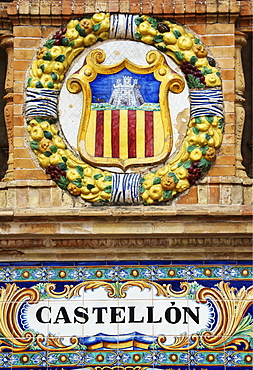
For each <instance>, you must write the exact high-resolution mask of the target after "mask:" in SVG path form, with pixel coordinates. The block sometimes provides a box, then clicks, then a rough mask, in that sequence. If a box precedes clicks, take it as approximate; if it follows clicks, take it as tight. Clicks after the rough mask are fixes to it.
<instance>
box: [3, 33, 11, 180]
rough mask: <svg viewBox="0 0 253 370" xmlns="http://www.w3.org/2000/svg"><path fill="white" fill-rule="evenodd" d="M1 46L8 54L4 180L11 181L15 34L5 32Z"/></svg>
mask: <svg viewBox="0 0 253 370" xmlns="http://www.w3.org/2000/svg"><path fill="white" fill-rule="evenodd" d="M0 47H1V48H2V49H4V50H5V51H6V53H7V56H8V61H7V70H6V77H5V85H4V88H5V92H6V95H5V96H4V100H5V102H6V105H5V107H4V119H5V124H6V130H7V136H8V144H9V158H8V162H7V165H8V169H7V171H6V174H5V177H4V179H3V180H2V181H10V180H13V171H14V165H13V149H14V148H13V141H14V134H13V112H14V103H13V97H14V94H13V85H14V81H13V35H12V34H11V33H4V34H3V35H1V36H0Z"/></svg>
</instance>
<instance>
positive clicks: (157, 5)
mask: <svg viewBox="0 0 253 370" xmlns="http://www.w3.org/2000/svg"><path fill="white" fill-rule="evenodd" d="M163 3H164V1H161V0H155V1H154V5H153V13H154V14H162V13H163Z"/></svg>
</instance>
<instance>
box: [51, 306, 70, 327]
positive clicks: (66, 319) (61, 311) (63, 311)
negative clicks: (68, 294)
mask: <svg viewBox="0 0 253 370" xmlns="http://www.w3.org/2000/svg"><path fill="white" fill-rule="evenodd" d="M61 315H62V317H61ZM59 320H64V324H71V321H70V319H69V317H68V313H67V311H66V308H65V307H61V308H60V309H59V312H58V314H57V316H56V319H55V322H54V323H53V324H59V322H58V321H59Z"/></svg>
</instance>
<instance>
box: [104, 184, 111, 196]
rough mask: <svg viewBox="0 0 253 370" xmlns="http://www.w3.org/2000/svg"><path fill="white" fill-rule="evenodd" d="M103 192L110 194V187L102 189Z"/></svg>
mask: <svg viewBox="0 0 253 370" xmlns="http://www.w3.org/2000/svg"><path fill="white" fill-rule="evenodd" d="M104 192H105V193H108V194H110V193H111V192H112V187H111V185H107V186H106V187H105V188H104Z"/></svg>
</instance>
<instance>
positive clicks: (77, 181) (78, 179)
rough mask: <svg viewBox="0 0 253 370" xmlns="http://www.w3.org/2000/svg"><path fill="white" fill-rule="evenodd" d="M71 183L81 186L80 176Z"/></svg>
mask: <svg viewBox="0 0 253 370" xmlns="http://www.w3.org/2000/svg"><path fill="white" fill-rule="evenodd" d="M72 183H73V184H74V185H76V186H77V187H78V188H81V187H82V179H80V178H77V179H75V180H74V181H72Z"/></svg>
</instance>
